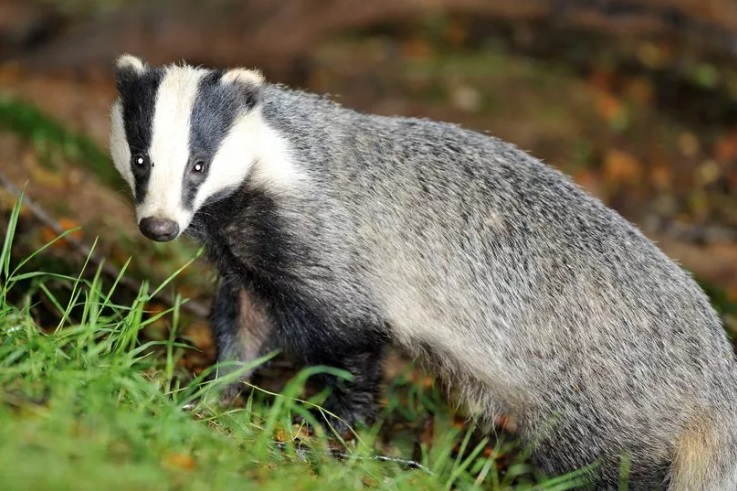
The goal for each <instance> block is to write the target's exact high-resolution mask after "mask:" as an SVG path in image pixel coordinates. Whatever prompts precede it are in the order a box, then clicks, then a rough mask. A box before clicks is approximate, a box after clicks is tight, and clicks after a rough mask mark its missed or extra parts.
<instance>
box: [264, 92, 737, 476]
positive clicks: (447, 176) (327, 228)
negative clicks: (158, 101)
mask: <svg viewBox="0 0 737 491" xmlns="http://www.w3.org/2000/svg"><path fill="white" fill-rule="evenodd" d="M262 101H263V114H264V118H265V120H266V122H267V123H268V124H269V125H271V126H272V127H273V128H275V129H276V130H277V131H278V132H279V133H280V134H281V135H283V136H284V137H285V138H286V139H287V140H288V142H289V144H290V145H291V147H292V149H293V152H294V153H293V154H294V156H295V162H296V165H298V166H299V167H300V168H303V169H304V172H305V173H306V174H307V175H308V176H309V182H310V185H309V186H305V187H304V188H303V189H302V190H301V192H297V193H294V194H291V195H285V196H282V197H281V199H280V200H279V201H278V202H279V206H280V213H281V214H282V216H283V217H285V220H286V221H287V222H288V223H289V224H290V226H291V227H293V229H294V230H295V232H294V233H296V234H299V235H300V236H301V237H304V238H305V239H306V240H308V241H310V242H312V246H313V247H314V248H315V250H320V251H322V253H321V257H322V258H323V260H324V261H325V264H315V265H313V266H314V268H315V271H311V272H307V273H306V274H305V275H304V278H308V279H309V278H312V277H314V278H319V274H317V273H318V271H319V268H320V267H330V268H340V269H342V272H343V273H344V275H345V278H346V280H345V283H343V284H337V285H331V286H330V287H329V288H334V290H335V291H334V295H333V298H334V301H335V303H334V307H335V308H337V309H340V308H342V307H341V305H345V303H346V302H356V301H357V302H359V303H360V302H362V301H364V299H365V301H366V302H367V303H370V304H373V305H378V306H379V308H380V315H381V316H382V317H383V318H384V319H385V321H386V323H387V324H388V325H389V327H390V329H391V335H392V337H393V339H394V340H395V341H396V343H398V344H399V345H401V346H403V347H404V348H406V349H407V350H408V351H409V352H411V353H416V354H422V353H425V354H429V355H430V358H431V360H430V362H431V363H432V364H433V365H434V366H436V367H437V368H438V369H439V370H440V371H441V372H442V373H443V374H444V375H445V376H446V377H449V378H450V380H451V385H453V386H455V387H459V388H461V392H462V396H463V398H464V400H465V401H466V402H467V403H468V405H469V406H470V407H471V408H473V409H475V411H476V412H477V414H478V415H479V416H480V417H481V418H482V419H485V420H486V421H487V422H490V421H492V420H493V418H494V417H495V416H497V415H500V414H504V415H507V416H511V417H512V418H513V420H514V421H516V422H517V423H518V427H519V428H520V430H521V434H522V436H523V437H524V438H525V439H526V440H527V441H529V442H531V443H534V444H535V445H536V446H537V448H538V451H537V453H536V455H538V460H539V462H540V463H541V464H542V465H543V467H544V468H545V470H548V471H550V472H561V471H566V470H573V469H576V468H579V467H582V466H585V465H587V464H589V463H591V462H592V461H596V460H599V461H600V465H601V475H602V476H603V480H602V481H601V482H608V483H612V485H614V483H616V480H617V476H618V473H619V465H620V462H621V456H622V455H625V458H627V459H629V460H630V461H631V462H633V463H634V465H633V475H632V479H633V483H638V484H637V486H638V487H639V486H642V487H643V488H647V487H648V486H651V485H657V484H659V483H662V479H670V480H671V486H672V488H673V489H737V441H736V440H735V439H736V437H737V416H736V415H735V410H736V409H737V407H736V403H737V376H736V375H737V371H736V365H735V361H734V354H733V350H732V347H731V346H730V344H729V343H728V341H727V339H726V336H725V333H724V330H723V328H722V325H721V323H720V320H719V318H718V316H717V315H716V313H715V312H714V310H713V309H712V307H711V306H710V304H709V301H708V299H707V297H706V296H705V294H704V293H703V291H702V290H701V289H700V288H699V286H698V285H697V284H696V283H695V282H694V281H693V279H692V278H691V277H690V276H689V275H688V274H687V273H685V272H684V271H683V270H682V269H681V268H679V267H678V266H677V265H676V264H675V263H674V262H673V261H671V260H669V259H668V258H667V257H666V256H665V255H664V254H663V253H662V252H661V251H660V250H659V249H658V248H657V247H656V246H655V245H654V244H653V243H652V242H650V241H649V240H648V239H646V238H645V237H644V236H643V235H642V234H641V233H640V232H639V231H638V230H637V229H636V228H635V227H634V226H632V225H631V224H630V223H628V222H627V221H626V220H624V219H623V218H622V217H621V216H619V215H618V214H617V213H616V212H614V211H612V210H610V209H608V208H607V207H605V206H604V205H603V204H602V203H601V202H599V201H598V200H597V199H595V198H593V197H591V196H589V195H588V194H586V193H585V192H583V191H582V190H581V189H580V188H579V187H577V186H576V185H575V184H574V183H572V182H571V181H570V179H568V178H567V177H566V176H564V175H563V174H561V173H560V172H558V171H556V170H554V169H552V168H551V167H549V166H546V165H544V164H543V163H541V162H540V161H539V160H537V159H535V158H533V157H531V156H529V155H527V154H526V153H524V152H522V151H520V150H518V149H516V148H515V147H513V146H512V145H510V144H508V143H505V142H502V141H500V140H498V139H495V138H490V137H488V136H485V135H481V134H479V133H475V132H471V131H466V130H464V129H461V128H459V127H457V126H453V125H449V124H443V123H435V122H431V121H425V120H417V119H404V118H386V117H379V116H370V115H363V114H359V113H356V112H353V111H350V110H347V109H344V108H342V107H340V106H338V105H336V104H334V103H332V102H329V101H327V100H325V99H323V98H320V97H316V96H313V95H308V94H304V93H301V92H296V91H290V90H288V89H286V88H283V87H276V86H265V87H264V88H263V90H262ZM314 286H315V287H316V288H317V287H319V288H325V287H326V286H325V285H323V284H320V282H319V280H316V281H315V285H314ZM347 310H348V311H351V312H355V311H354V310H353V308H348V309H347ZM689 432H694V433H689ZM689 435H691V437H689ZM693 435H697V436H693ZM696 447H698V448H696ZM689 452H691V453H694V452H695V453H696V454H699V455H701V461H700V462H695V461H694V459H690V460H689V458H687V457H686V456H687V455H689ZM674 459H675V461H676V464H677V465H678V466H680V467H679V468H678V469H674V470H673V472H670V471H669V466H671V463H672V462H673V461H674ZM679 459H680V460H679ZM684 459H686V460H688V462H687V463H684ZM676 464H674V465H676ZM694 486H698V487H694Z"/></svg>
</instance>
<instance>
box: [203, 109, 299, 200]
mask: <svg viewBox="0 0 737 491" xmlns="http://www.w3.org/2000/svg"><path fill="white" fill-rule="evenodd" d="M249 174H250V182H251V183H252V184H254V185H256V186H260V187H262V188H265V189H276V190H286V189H290V188H293V187H294V186H295V185H296V184H297V183H298V182H299V181H301V180H302V179H304V175H303V173H301V172H299V171H298V170H297V168H296V167H295V166H294V164H293V160H292V156H291V151H290V149H289V145H288V143H287V141H286V140H284V138H282V137H281V136H279V134H278V133H277V132H276V131H274V130H273V129H271V128H270V127H269V126H268V125H266V124H265V122H264V120H263V118H262V116H261V110H260V108H258V107H256V108H255V109H253V110H252V111H249V112H248V113H246V114H243V115H241V116H240V117H239V118H238V119H237V120H236V121H235V122H234V124H233V126H232V127H231V128H230V131H229V132H228V135H227V136H226V137H225V138H224V139H223V141H222V142H221V144H220V147H219V148H218V151H217V153H216V154H215V157H214V159H213V161H212V165H211V166H210V172H209V174H208V176H207V179H206V180H205V182H203V183H202V185H201V186H200V189H199V190H198V192H197V197H196V199H195V209H196V208H199V207H200V206H202V204H203V203H204V202H205V201H207V199H208V198H209V197H210V196H213V195H215V194H217V193H218V192H220V191H223V190H225V189H228V188H232V187H233V186H234V185H238V184H240V183H242V182H243V181H244V180H245V179H246V178H248V177H249Z"/></svg>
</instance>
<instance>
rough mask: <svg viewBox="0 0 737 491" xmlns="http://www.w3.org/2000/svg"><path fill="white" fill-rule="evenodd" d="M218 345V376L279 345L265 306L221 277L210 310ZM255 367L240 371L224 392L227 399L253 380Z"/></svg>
mask: <svg viewBox="0 0 737 491" xmlns="http://www.w3.org/2000/svg"><path fill="white" fill-rule="evenodd" d="M210 320H211V324H212V330H213V334H214V337H215V345H216V347H217V361H218V364H219V366H218V372H217V376H219V377H222V376H223V375H226V374H230V373H233V372H235V371H237V370H239V369H241V367H242V366H243V365H247V364H249V363H252V362H253V361H254V360H256V359H257V358H258V357H260V356H263V355H265V354H266V353H268V351H269V350H270V349H274V348H275V346H274V344H275V343H273V339H272V326H271V323H270V322H269V319H268V316H267V314H266V309H265V307H264V306H263V305H262V304H261V303H260V302H259V301H258V300H257V299H256V298H255V297H254V296H253V295H252V294H250V293H248V292H247V291H246V290H244V289H242V288H237V287H234V286H231V285H228V284H227V282H226V281H224V280H221V282H220V285H219V286H218V291H217V294H216V296H215V300H214V301H213V306H212V311H211V314H210ZM252 374H253V369H249V370H247V371H246V372H244V373H242V374H240V375H239V377H238V380H236V381H233V382H232V383H229V384H228V385H227V386H226V388H225V389H224V390H223V391H222V393H221V398H222V400H223V402H226V403H227V402H232V401H233V400H234V399H235V398H236V397H238V395H239V394H240V393H241V392H242V391H243V388H244V386H243V383H244V382H247V381H248V380H250V377H251V375H252Z"/></svg>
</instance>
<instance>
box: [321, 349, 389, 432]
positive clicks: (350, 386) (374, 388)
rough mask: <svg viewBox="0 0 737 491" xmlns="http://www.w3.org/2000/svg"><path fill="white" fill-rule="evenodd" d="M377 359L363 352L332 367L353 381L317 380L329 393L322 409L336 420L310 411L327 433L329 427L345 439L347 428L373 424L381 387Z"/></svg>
mask: <svg viewBox="0 0 737 491" xmlns="http://www.w3.org/2000/svg"><path fill="white" fill-rule="evenodd" d="M381 355H382V353H381V351H379V352H366V353H361V354H357V355H355V356H353V357H350V358H346V359H343V360H341V361H340V362H337V361H336V363H333V364H332V366H336V367H337V368H341V369H344V370H346V371H348V372H350V373H351V374H352V375H353V377H354V379H353V380H351V381H347V380H344V379H339V378H337V377H335V376H333V375H328V374H322V375H319V376H318V377H317V382H318V383H319V384H321V385H324V386H326V387H330V388H331V389H332V391H331V393H330V395H329V396H328V397H327V399H326V400H325V402H324V403H323V405H322V407H323V408H324V409H325V410H327V411H328V412H330V413H332V414H334V415H335V416H337V418H336V417H333V416H331V415H329V414H327V413H320V412H319V411H313V414H314V415H315V416H316V419H317V420H318V421H319V422H320V423H322V424H324V425H325V426H326V428H327V429H328V430H330V427H332V429H334V430H335V431H337V432H338V433H339V434H341V435H345V434H346V433H347V431H348V428H349V427H355V426H356V424H358V423H365V424H372V423H373V422H374V418H375V411H376V406H377V402H378V396H379V386H380V383H381V372H382V371H381V358H382V356H381Z"/></svg>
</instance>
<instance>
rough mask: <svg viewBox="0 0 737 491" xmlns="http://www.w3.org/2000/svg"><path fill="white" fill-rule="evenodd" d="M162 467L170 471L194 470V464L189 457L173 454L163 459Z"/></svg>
mask: <svg viewBox="0 0 737 491" xmlns="http://www.w3.org/2000/svg"><path fill="white" fill-rule="evenodd" d="M164 466H166V467H169V468H170V469H183V470H185V471H191V470H192V469H194V468H195V466H196V462H195V461H194V459H193V458H192V457H191V456H190V455H186V454H181V453H173V454H169V455H167V456H166V457H164Z"/></svg>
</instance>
